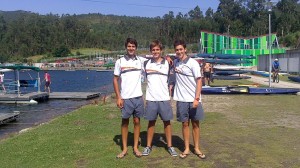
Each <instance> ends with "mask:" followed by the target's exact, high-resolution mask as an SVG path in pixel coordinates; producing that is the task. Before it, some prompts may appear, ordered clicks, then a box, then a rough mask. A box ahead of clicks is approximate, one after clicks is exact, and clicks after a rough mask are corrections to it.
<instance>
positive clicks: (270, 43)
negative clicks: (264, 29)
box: [268, 7, 272, 87]
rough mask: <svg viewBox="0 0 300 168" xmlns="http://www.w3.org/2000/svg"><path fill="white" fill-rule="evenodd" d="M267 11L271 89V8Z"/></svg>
mask: <svg viewBox="0 0 300 168" xmlns="http://www.w3.org/2000/svg"><path fill="white" fill-rule="evenodd" d="M268 11H269V87H271V68H272V62H271V57H272V36H271V7H270V9H269V10H268Z"/></svg>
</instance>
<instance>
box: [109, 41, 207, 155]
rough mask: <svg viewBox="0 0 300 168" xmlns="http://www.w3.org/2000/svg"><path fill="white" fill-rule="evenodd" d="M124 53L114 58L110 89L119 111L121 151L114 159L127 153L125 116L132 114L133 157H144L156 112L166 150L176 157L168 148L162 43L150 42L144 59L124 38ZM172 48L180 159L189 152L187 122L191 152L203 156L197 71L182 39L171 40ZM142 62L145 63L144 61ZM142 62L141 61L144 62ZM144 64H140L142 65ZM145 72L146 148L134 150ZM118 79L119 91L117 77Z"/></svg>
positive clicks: (134, 44) (149, 147) (167, 99)
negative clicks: (181, 139) (181, 146)
mask: <svg viewBox="0 0 300 168" xmlns="http://www.w3.org/2000/svg"><path fill="white" fill-rule="evenodd" d="M125 47H126V49H127V54H126V55H125V56H124V57H123V58H120V59H119V60H117V62H116V64H115V70H114V79H113V84H114V90H115V93H116V97H117V106H118V107H119V108H120V109H121V111H122V126H121V133H122V146H123V150H122V152H121V153H120V154H119V155H118V156H117V158H123V157H124V156H126V155H127V151H128V147H127V138H128V124H129V118H130V117H131V115H132V116H133V123H134V145H133V153H134V154H135V156H137V157H140V156H142V155H144V156H147V155H149V154H150V152H151V150H152V140H153V135H154V127H155V123H156V119H157V116H158V115H160V117H161V119H162V120H163V122H164V129H165V134H166V140H167V145H168V152H169V153H170V154H171V155H172V156H177V153H176V151H175V150H174V148H173V147H172V133H171V124H170V120H171V119H172V118H173V113H172V109H171V106H170V93H169V89H168V76H169V68H170V66H169V64H168V63H167V62H166V60H165V59H163V58H162V57H161V52H162V45H161V43H160V42H159V41H153V42H152V43H151V45H150V50H151V53H152V55H153V59H151V60H149V61H146V59H145V58H143V57H138V56H136V53H135V52H136V47H137V42H136V40H135V39H132V38H128V39H127V40H126V42H125ZM174 48H175V52H176V55H177V57H178V59H177V60H175V61H174V69H175V73H176V84H175V89H174V100H177V120H178V121H180V122H182V132H183V137H184V145H185V150H184V152H183V153H182V154H180V157H181V158H186V157H187V155H188V154H189V153H190V149H189V124H190V120H191V123H192V126H193V138H194V143H195V144H194V147H195V148H194V151H195V154H196V155H197V156H198V157H199V158H202V159H204V158H205V155H204V154H203V153H202V152H201V151H200V146H199V137H200V128H199V120H200V119H202V118H203V115H204V114H203V109H202V105H201V95H200V92H201V86H202V85H201V79H200V78H201V73H200V66H199V64H198V63H197V61H195V60H193V59H190V58H189V57H188V56H187V55H186V44H185V43H184V41H175V43H174ZM145 61H146V62H145ZM144 62H145V63H144ZM143 64H144V65H143ZM143 66H144V67H145V68H144V69H145V70H146V74H147V82H148V86H147V91H146V100H147V104H146V113H145V119H146V120H149V124H148V133H147V147H145V149H144V151H143V153H141V152H139V150H138V140H139V135H140V117H141V116H143V113H144V103H143V98H142V95H143V93H142V89H141V76H142V71H143ZM120 79H121V92H120V87H119V83H118V82H119V80H120Z"/></svg>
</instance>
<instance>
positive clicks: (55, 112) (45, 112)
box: [0, 70, 113, 138]
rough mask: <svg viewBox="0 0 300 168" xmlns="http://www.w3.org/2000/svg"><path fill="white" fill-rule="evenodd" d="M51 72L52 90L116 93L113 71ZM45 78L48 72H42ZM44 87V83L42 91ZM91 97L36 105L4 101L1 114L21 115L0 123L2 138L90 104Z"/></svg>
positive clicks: (7, 76) (31, 76) (30, 75)
mask: <svg viewBox="0 0 300 168" xmlns="http://www.w3.org/2000/svg"><path fill="white" fill-rule="evenodd" d="M48 73H49V74H50V75H51V81H52V84H51V85H50V87H51V92H101V93H103V94H110V93H112V92H113V87H112V79H113V72H112V71H108V72H97V71H95V70H91V71H88V70H76V71H58V70H53V71H48ZM39 75H40V78H41V81H42V80H43V76H44V72H43V71H41V72H40V73H39ZM14 76H15V75H14V72H6V73H5V81H8V80H9V79H12V78H14ZM37 76H38V75H37V72H34V71H23V72H20V80H21V79H24V80H25V79H26V80H28V79H35V78H37ZM33 90H35V91H36V90H37V88H22V90H21V92H31V91H33ZM43 90H44V83H42V87H41V91H43ZM90 102H91V100H80V101H78V100H48V101H46V102H42V103H39V104H36V105H12V104H0V112H1V113H11V112H13V111H19V112H20V117H19V118H18V119H17V121H15V122H10V123H7V124H5V125H0V138H4V137H6V136H8V135H9V134H10V133H14V132H18V131H20V130H22V129H25V128H28V127H32V126H35V125H39V124H40V123H43V122H46V121H49V120H50V119H52V118H55V117H57V116H59V115H62V114H66V113H68V112H70V111H73V110H74V109H77V108H79V107H81V106H83V105H86V104H88V103H90Z"/></svg>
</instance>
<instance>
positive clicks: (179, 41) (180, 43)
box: [174, 40, 186, 48]
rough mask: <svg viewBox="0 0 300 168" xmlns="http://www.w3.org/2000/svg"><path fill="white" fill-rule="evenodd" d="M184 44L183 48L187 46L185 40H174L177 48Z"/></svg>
mask: <svg viewBox="0 0 300 168" xmlns="http://www.w3.org/2000/svg"><path fill="white" fill-rule="evenodd" d="M179 45H182V46H183V48H186V44H185V42H184V41H183V40H175V42H174V48H176V46H179Z"/></svg>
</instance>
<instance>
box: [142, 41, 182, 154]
mask: <svg viewBox="0 0 300 168" xmlns="http://www.w3.org/2000/svg"><path fill="white" fill-rule="evenodd" d="M162 49H163V46H162V44H161V42H160V41H158V40H154V41H153V42H152V43H151V44H150V51H151V53H152V56H153V57H152V59H150V60H148V61H146V62H145V65H144V67H145V72H146V76H147V78H146V79H147V89H146V110H145V119H146V120H148V121H149V123H148V131H147V146H146V147H145V149H144V151H143V153H142V154H143V156H148V155H149V154H150V152H151V151H152V140H153V136H154V127H155V123H156V119H157V116H158V115H159V116H160V118H161V119H162V121H163V123H164V130H165V134H166V140H167V145H168V152H169V153H170V155H171V156H177V152H176V151H175V149H174V148H173V147H172V129H171V123H170V120H172V119H173V112H172V108H171V103H170V92H169V89H168V78H169V72H170V65H169V63H168V62H167V61H166V60H165V59H164V58H162V57H161V54H162Z"/></svg>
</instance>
